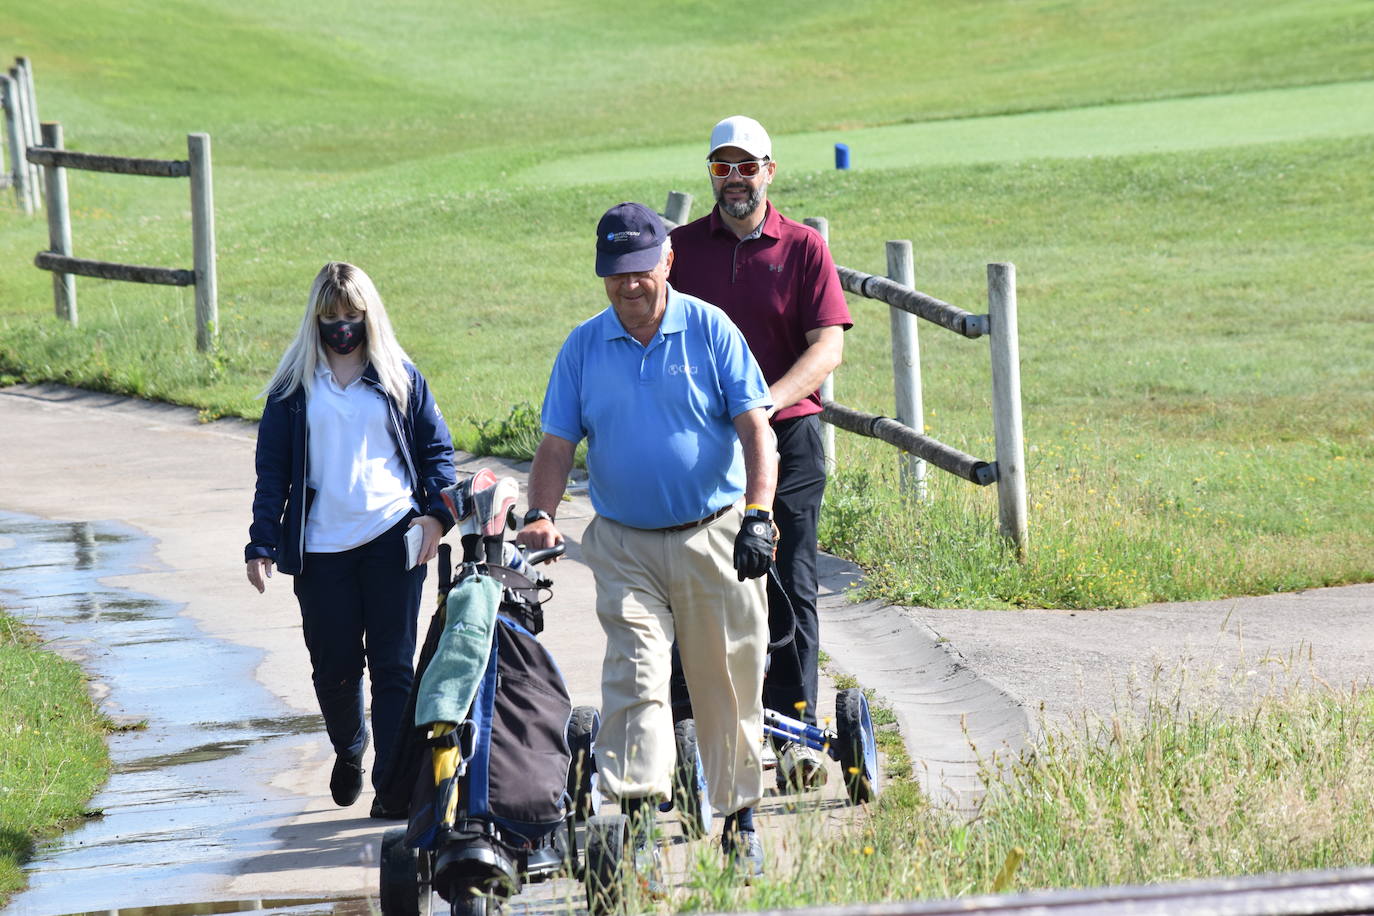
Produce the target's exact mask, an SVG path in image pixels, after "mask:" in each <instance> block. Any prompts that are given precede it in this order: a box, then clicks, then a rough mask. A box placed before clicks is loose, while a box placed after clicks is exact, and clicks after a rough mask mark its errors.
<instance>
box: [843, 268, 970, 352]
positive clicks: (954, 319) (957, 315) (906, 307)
mask: <svg viewBox="0 0 1374 916" xmlns="http://www.w3.org/2000/svg"><path fill="white" fill-rule="evenodd" d="M835 270H836V271H837V272H838V273H839V275H840V285H841V286H843V287H844V288H845V290H846V291H847V292H851V293H854V294H855V295H858V296H864V297H866V298H869V299H877V300H878V301H880V302H886V303H887V304H888V305H890V306H892V307H893V308H899V309H901V310H902V311H904V312H910V313H911V314H913V315H918V316H920V317H921V318H924V319H925V320H927V321H931V322H934V323H935V324H938V325H939V326H940V327H942V328H947V329H948V330H951V331H953V332H954V333H956V334H962V335H963V336H965V337H967V338H969V339H970V340H974V339H977V338H979V337H982V336H983V335H984V334H986V333H987V332H988V316H986V315H975V314H973V313H972V312H967V311H964V310H963V309H961V308H959V307H958V306H957V305H950V304H949V303H948V302H944V301H943V300H940V299H936V298H935V297H934V296H928V295H926V294H925V293H922V292H919V291H917V290H914V289H912V288H910V287H909V286H903V285H902V284H901V283H898V282H896V281H895V280H889V279H888V278H887V277H879V276H875V275H874V274H866V273H863V272H861V271H857V270H854V269H852V268H849V267H840V266H839V265H836V266H835Z"/></svg>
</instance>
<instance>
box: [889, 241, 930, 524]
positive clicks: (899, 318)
mask: <svg viewBox="0 0 1374 916" xmlns="http://www.w3.org/2000/svg"><path fill="white" fill-rule="evenodd" d="M887 278H888V279H889V280H892V281H893V282H895V283H900V284H902V285H903V286H905V287H907V288H909V289H915V288H916V269H915V265H914V262H913V259H912V256H911V242H909V241H905V240H903V241H894V242H888V243H887ZM887 313H888V317H889V319H890V322H891V327H892V389H893V393H894V394H895V395H896V401H897V403H896V407H897V420H898V421H900V422H901V423H902V424H904V425H906V426H909V427H911V428H912V429H914V430H916V432H918V433H922V434H924V433H925V431H926V414H925V405H924V404H923V402H922V400H921V343H920V339H919V337H918V336H917V331H916V321H917V318H916V316H915V315H913V314H911V313H910V312H906V311H903V310H902V309H895V308H890V307H889V308H888V310H887ZM897 460H898V461H899V462H900V463H901V464H900V468H901V485H902V492H903V493H909V494H911V496H912V498H913V499H914V500H915V501H916V502H925V500H926V498H927V492H926V463H925V462H924V461H922V460H921V459H920V458H917V457H916V456H915V455H912V454H910V453H907V452H903V453H901V454H900V455H899V457H898V459H897Z"/></svg>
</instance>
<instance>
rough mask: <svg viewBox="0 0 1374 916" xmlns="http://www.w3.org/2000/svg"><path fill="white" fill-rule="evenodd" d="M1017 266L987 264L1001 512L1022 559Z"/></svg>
mask: <svg viewBox="0 0 1374 916" xmlns="http://www.w3.org/2000/svg"><path fill="white" fill-rule="evenodd" d="M1016 334H1017V330H1016V265H1014V264H989V265H988V335H989V338H990V339H989V345H990V346H989V351H990V353H991V355H992V425H993V436H994V438H995V440H996V454H997V515H998V521H999V528H1000V530H1001V533H1002V535H1003V536H1004V537H1007V538H1010V539H1011V541H1012V543H1013V545H1014V546H1015V548H1016V557H1017V559H1019V560H1024V559H1025V558H1026V468H1025V445H1024V443H1023V441H1022V437H1021V356H1020V346H1019V345H1018V343H1017V338H1016Z"/></svg>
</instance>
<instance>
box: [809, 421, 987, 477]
mask: <svg viewBox="0 0 1374 916" xmlns="http://www.w3.org/2000/svg"><path fill="white" fill-rule="evenodd" d="M821 419H822V420H823V421H825V422H826V423H829V424H831V425H832V426H837V427H839V428H840V429H843V430H845V431H846V432H851V433H856V434H858V435H860V436H868V437H870V438H873V439H881V440H882V441H883V442H886V443H887V444H888V445H895V446H896V447H897V448H900V449H902V450H903V451H907V452H911V454H913V455H916V456H917V457H919V458H922V459H924V460H926V461H929V462H930V463H931V464H933V465H935V466H936V467H937V468H939V469H940V470H942V471H948V472H949V473H951V474H953V475H954V476H955V477H962V478H963V479H964V480H967V481H971V482H972V483H976V484H978V485H979V486H980V487H985V486H987V485H988V484H992V483H996V482H997V467H996V465H994V464H992V463H991V462H988V461H979V460H978V459H977V458H974V457H973V456H972V455H966V454H964V453H963V452H961V451H959V450H958V449H957V448H954V447H953V446H951V445H946V444H945V443H943V442H941V441H940V440H938V439H932V438H931V437H930V436H927V435H924V434H922V433H918V432H916V430H914V429H912V428H911V427H909V426H906V425H904V424H902V423H899V422H898V421H896V420H894V419H892V418H891V417H883V416H879V415H877V414H871V413H864V412H863V411H860V410H855V409H853V408H852V407H846V406H844V405H843V404H836V403H835V402H834V401H822V402H821Z"/></svg>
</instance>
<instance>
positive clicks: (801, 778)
mask: <svg viewBox="0 0 1374 916" xmlns="http://www.w3.org/2000/svg"><path fill="white" fill-rule="evenodd" d="M828 777H829V774H828V773H827V772H826V769H825V761H824V760H823V759H822V758H821V755H820V753H819V752H817V751H816V750H814V749H812V748H810V747H807V746H806V745H805V744H797V743H795V742H792V741H789V742H787V743H786V744H784V745H783V746H782V753H781V754H780V755H779V756H778V788H779V789H780V790H781V791H783V792H788V791H792V792H806V791H809V790H811V789H819V788H820V787H821V786H823V785H825V781H826V779H827V778H828Z"/></svg>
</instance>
